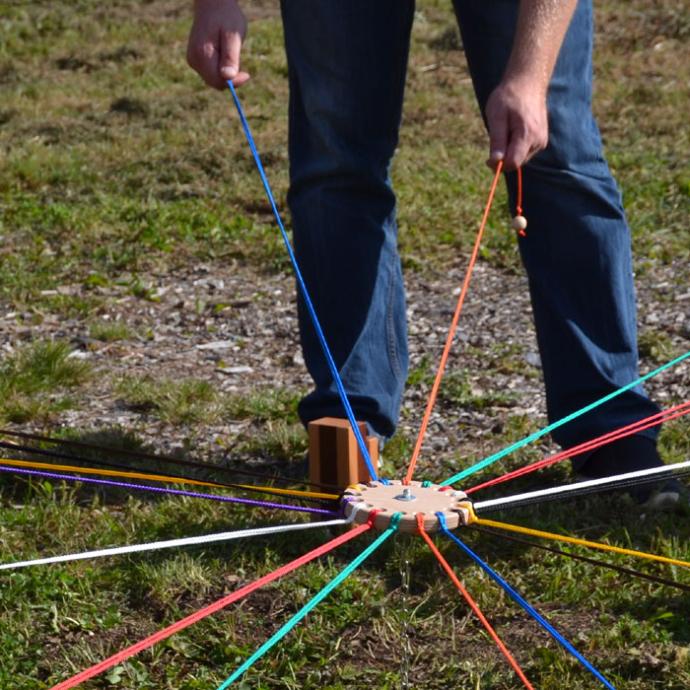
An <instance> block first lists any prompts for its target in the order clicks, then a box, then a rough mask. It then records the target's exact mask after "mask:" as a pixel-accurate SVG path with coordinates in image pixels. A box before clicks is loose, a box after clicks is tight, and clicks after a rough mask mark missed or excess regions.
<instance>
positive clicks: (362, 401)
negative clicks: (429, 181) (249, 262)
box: [282, 0, 657, 446]
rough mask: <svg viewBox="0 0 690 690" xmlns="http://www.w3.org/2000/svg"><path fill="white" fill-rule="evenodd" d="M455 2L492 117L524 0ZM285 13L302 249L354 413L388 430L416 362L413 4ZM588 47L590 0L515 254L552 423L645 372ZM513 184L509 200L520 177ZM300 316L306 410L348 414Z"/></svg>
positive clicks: (631, 396) (559, 72)
mask: <svg viewBox="0 0 690 690" xmlns="http://www.w3.org/2000/svg"><path fill="white" fill-rule="evenodd" d="M453 4H454V8H455V12H456V15H457V18H458V21H459V24H460V29H461V32H462V38H463V44H464V49H465V52H466V55H467V60H468V64H469V68H470V72H471V75H472V79H473V83H474V88H475V92H476V95H477V99H478V102H479V105H480V107H481V108H482V111H483V107H484V104H485V102H486V100H487V98H488V96H489V94H490V93H491V91H492V90H493V88H494V87H495V86H496V85H497V84H498V82H499V81H500V79H501V76H502V74H503V71H504V68H505V64H506V61H507V59H508V55H509V53H510V48H511V44H512V40H513V32H514V27H515V23H516V17H517V8H518V1H517V0H455V1H454V3H453ZM282 12H283V23H284V28H285V44H286V51H287V56H288V67H289V81H290V106H289V119H290V130H289V151H290V177H291V184H290V190H289V194H288V202H289V206H290V210H291V213H292V220H293V228H294V242H295V249H296V252H297V256H298V259H299V261H300V263H301V267H302V270H303V272H304V275H305V279H306V281H307V285H308V288H309V290H310V292H311V295H312V297H313V300H314V304H315V306H316V308H317V310H318V313H319V314H320V318H321V319H322V324H323V326H324V331H325V333H326V337H327V339H328V341H329V343H330V345H331V347H332V349H333V354H334V358H335V361H336V364H337V365H338V367H339V368H340V371H341V372H342V376H343V381H344V383H345V387H346V389H347V391H348V393H349V394H350V396H351V400H352V405H353V408H354V410H355V414H356V415H357V417H358V418H359V419H362V420H364V421H366V422H367V423H368V424H369V426H370V428H371V429H372V430H373V431H374V432H375V433H376V434H378V435H379V436H381V437H389V436H391V435H392V434H393V432H394V431H395V427H396V424H397V421H398V416H399V410H400V403H401V399H402V394H403V388H404V385H405V379H406V375H407V365H408V356H407V333H406V323H405V294H404V286H403V279H402V273H401V268H400V259H399V256H398V252H397V228H396V220H395V195H394V193H393V189H392V187H391V182H390V177H389V168H390V163H391V160H392V158H393V154H394V152H395V148H396V146H397V143H398V128H399V125H400V118H401V111H402V101H403V92H404V83H405V72H406V68H407V56H408V48H409V39H410V29H411V26H412V20H413V15H414V1H413V0H284V1H283V3H282ZM591 52H592V7H591V0H581V1H580V2H579V4H578V7H577V10H576V13H575V16H574V17H573V21H572V23H571V26H570V28H569V31H568V34H567V36H566V39H565V42H564V45H563V48H562V50H561V54H560V57H559V60H558V64H557V66H556V69H555V72H554V75H553V79H552V82H551V85H550V90H549V128H550V137H549V146H548V148H547V149H546V150H545V151H543V152H542V153H540V154H539V155H537V156H536V157H535V158H534V159H532V160H531V161H530V163H529V164H528V165H526V166H525V168H524V171H523V175H524V197H523V206H524V208H525V212H526V214H527V215H528V217H529V231H528V235H527V237H525V238H521V239H520V240H519V243H520V252H521V256H522V260H523V263H524V266H525V268H526V270H527V274H528V277H529V286H530V294H531V298H532V306H533V311H534V320H535V324H536V329H537V337H538V342H539V349H540V353H541V359H542V365H543V372H544V379H545V384H546V394H547V406H548V415H549V419H550V420H552V421H553V420H555V419H559V418H561V417H563V416H564V415H566V414H568V413H569V412H572V411H573V410H576V409H578V408H580V407H582V406H583V405H585V404H587V403H589V402H592V401H593V400H595V399H597V398H600V397H602V396H604V395H606V394H607V393H610V392H611V391H613V390H615V389H617V388H619V387H620V386H622V385H624V384H627V383H629V382H630V381H632V380H634V379H636V378H637V377H638V366H637V358H638V355H637V342H636V314H635V293H634V287H633V274H632V257H631V250H630V232H629V229H628V227H627V224H626V220H625V216H624V212H623V208H622V205H621V198H620V193H619V191H618V189H617V187H616V184H615V182H614V180H613V179H612V177H611V174H610V172H609V169H608V166H607V164H606V161H605V160H604V158H603V155H602V151H601V140H600V137H599V132H598V129H597V125H596V123H595V121H594V118H593V116H592V112H591V107H590V98H591V86H592V64H591ZM477 164H478V165H481V164H482V163H481V162H480V161H478V162H477ZM506 181H507V184H508V189H509V194H510V196H511V199H512V203H513V204H514V203H515V201H514V197H515V179H514V175H508V176H507V180H506ZM299 316H300V333H301V343H302V348H303V352H304V357H305V362H306V364H307V367H308V369H309V372H310V374H311V376H312V378H313V380H314V383H315V388H314V390H313V392H311V393H310V394H309V395H307V396H306V397H305V398H304V400H302V402H301V404H300V407H299V412H300V417H301V419H302V421H303V422H304V423H307V422H309V421H310V420H312V419H316V418H318V417H322V416H336V417H342V416H343V412H342V407H341V405H340V402H339V400H338V397H337V394H336V390H335V387H334V385H333V383H332V381H331V377H330V374H329V371H328V368H327V366H326V363H325V361H324V359H323V355H322V353H321V351H320V349H319V345H318V342H317V340H316V337H315V334H314V332H313V329H312V327H311V324H310V323H309V322H308V318H307V316H306V314H305V313H304V309H303V307H302V305H301V304H300V305H299ZM656 411H657V408H656V406H655V405H654V404H653V403H651V402H650V401H649V399H648V398H647V397H646V395H645V394H644V392H643V391H642V389H636V390H634V391H630V392H628V393H626V394H623V395H621V396H619V397H618V398H616V399H615V400H613V401H611V402H609V403H607V404H606V405H605V406H603V407H601V408H599V410H598V411H596V412H591V413H589V414H587V415H585V416H583V417H582V418H580V419H578V420H577V421H575V422H571V423H570V424H567V425H564V426H563V427H562V428H561V429H559V430H558V431H557V432H556V433H555V434H554V437H555V440H556V441H557V442H558V443H559V444H561V445H563V446H570V445H574V444H575V443H578V442H581V441H583V440H587V439H589V438H592V437H593V436H596V435H598V434H602V433H605V432H607V431H610V430H612V429H614V428H617V427H619V426H621V425H624V424H627V423H630V422H633V421H636V420H638V419H640V418H642V417H644V416H647V415H649V414H653V413H654V412H656ZM645 433H646V434H648V435H649V436H650V437H651V438H655V433H654V432H653V431H649V432H645Z"/></svg>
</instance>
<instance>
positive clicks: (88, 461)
mask: <svg viewBox="0 0 690 690" xmlns="http://www.w3.org/2000/svg"><path fill="white" fill-rule="evenodd" d="M0 448H6V449H9V450H12V451H15V452H19V453H26V454H35V455H41V456H45V457H49V458H55V459H57V460H69V461H72V462H79V463H84V464H85V465H98V466H99V467H110V468H112V469H118V470H124V471H139V472H141V471H143V470H142V468H138V467H133V466H131V465H123V464H120V463H115V462H106V461H105V460H98V459H92V458H84V457H81V456H79V455H69V454H67V453H58V452H57V451H54V450H46V449H43V448H34V447H32V446H24V445H20V444H17V443H8V442H6V441H0ZM144 469H145V468H144ZM150 474H156V472H155V471H150ZM165 474H166V476H168V477H171V478H173V479H180V480H182V481H186V480H189V479H194V478H193V477H187V476H183V475H179V474H172V473H168V472H166V473H165ZM203 481H205V480H203ZM207 483H208V484H212V485H213V486H215V487H218V488H219V489H238V490H240V491H247V492H250V493H260V494H269V495H271V496H283V495H284V494H282V493H281V492H279V491H272V490H271V488H270V487H266V488H261V487H253V486H250V485H242V484H231V483H223V482H215V481H209V482H207ZM292 498H295V499H298V500H300V501H307V502H309V503H318V504H319V505H322V504H332V502H333V501H329V500H327V499H322V498H314V497H311V496H294V497H292ZM334 500H336V499H334Z"/></svg>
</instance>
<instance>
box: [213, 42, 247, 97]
mask: <svg viewBox="0 0 690 690" xmlns="http://www.w3.org/2000/svg"><path fill="white" fill-rule="evenodd" d="M220 38H221V41H220V62H219V74H220V78H221V79H222V80H223V81H224V82H228V81H232V83H233V85H234V86H241V85H242V84H244V83H245V82H246V81H248V80H249V74H248V73H247V72H241V71H240V53H241V51H242V39H243V36H242V34H240V33H239V32H237V31H222V32H221V37H220ZM224 85H225V83H224Z"/></svg>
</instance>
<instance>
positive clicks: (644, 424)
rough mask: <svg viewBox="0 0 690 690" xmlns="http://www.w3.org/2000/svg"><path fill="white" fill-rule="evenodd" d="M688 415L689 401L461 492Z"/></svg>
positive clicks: (475, 488) (540, 467)
mask: <svg viewBox="0 0 690 690" xmlns="http://www.w3.org/2000/svg"><path fill="white" fill-rule="evenodd" d="M688 413H690V400H689V401H687V402H684V403H681V404H680V405H675V406H673V407H669V408H668V409H666V410H663V411H662V412H658V413H657V414H654V415H651V416H650V417H645V418H644V419H641V420H638V421H637V422H633V423H632V424H628V425H627V426H624V427H621V428H620V429H616V430H615V431H610V432H609V433H607V434H604V435H603V436H599V437H597V438H595V439H592V440H591V441H586V442H585V443H581V444H580V445H578V446H574V447H573V448H570V449H568V450H564V451H561V452H560V453H556V454H555V455H552V456H551V457H549V458H546V459H544V460H539V461H538V462H534V463H532V464H530V465H526V466H525V467H521V468H519V469H517V470H514V471H512V472H508V473H506V474H503V475H501V476H500V477H496V478H495V479H490V480H489V481H486V482H484V483H482V484H477V485H476V486H473V487H471V488H469V489H463V491H464V492H465V493H466V494H471V493H474V492H475V491H479V490H480V489H486V488H488V487H490V486H495V485H496V484H502V483H503V482H507V481H509V480H510V479H516V478H517V477H522V476H523V475H525V474H529V473H531V472H536V471H537V470H540V469H542V468H544V467H549V466H551V465H554V464H555V463H557V462H560V461H561V460H567V459H568V458H573V457H575V456H577V455H581V454H582V453H586V452H587V451H590V450H596V449H597V448H600V447H601V446H604V445H606V444H607V443H612V442H613V441H618V440H619V439H621V438H625V437H626V436H632V435H633V434H636V433H639V432H640V431H644V430H645V429H649V428H651V427H653V426H656V425H657V424H662V423H664V422H668V421H671V420H672V419H676V418H677V417H682V416H683V415H686V414H688Z"/></svg>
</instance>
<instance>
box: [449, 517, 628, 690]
mask: <svg viewBox="0 0 690 690" xmlns="http://www.w3.org/2000/svg"><path fill="white" fill-rule="evenodd" d="M436 517H437V518H438V520H439V523H440V524H441V531H442V532H443V533H444V534H445V535H446V536H447V537H450V538H451V539H452V540H453V541H454V542H455V543H456V544H457V545H458V546H459V547H460V548H461V549H462V550H463V551H464V552H465V553H466V554H467V555H468V556H469V557H470V558H471V559H472V560H473V561H474V562H475V563H476V564H477V565H478V566H479V567H480V568H481V569H482V570H483V571H484V572H485V573H486V574H487V575H489V577H491V578H492V579H493V580H494V581H495V582H496V583H497V584H498V585H500V586H501V587H502V588H503V589H504V590H505V592H506V593H507V594H508V596H510V598H511V599H512V600H513V601H515V602H516V603H517V604H519V605H520V606H521V607H522V608H523V609H524V610H525V611H526V612H527V613H528V614H529V615H530V616H532V618H534V620H535V621H536V622H537V623H539V625H541V626H542V628H544V629H545V630H546V632H548V633H549V635H551V637H553V638H554V639H555V640H556V642H558V643H559V644H560V645H561V646H562V647H564V648H565V649H566V651H568V652H570V653H571V654H572V655H573V656H574V657H575V658H576V659H577V660H578V661H579V662H580V663H581V664H582V665H583V666H584V667H585V668H586V669H587V670H588V671H589V672H590V673H591V674H592V675H593V676H594V677H595V678H597V679H598V680H599V681H601V682H602V683H603V684H604V685H605V686H606V687H607V688H609V690H616V688H615V687H614V686H613V685H611V683H610V682H609V681H608V680H607V679H606V678H605V677H604V676H603V675H602V674H601V672H599V671H598V670H597V669H596V668H594V666H592V664H590V663H589V661H587V659H585V658H584V657H583V656H582V654H580V652H578V651H577V649H575V647H573V645H572V644H571V643H570V642H568V640H566V639H565V637H563V635H561V633H559V632H558V630H556V628H554V627H553V626H552V625H551V623H549V622H548V621H547V620H546V619H545V618H544V617H543V616H542V615H541V614H540V613H539V612H538V611H537V610H536V609H534V608H533V607H532V606H530V605H529V604H528V603H527V602H526V601H525V599H524V598H523V597H522V596H520V594H518V592H517V591H516V590H514V589H513V588H512V587H511V586H510V585H509V584H508V583H507V582H506V581H505V580H504V579H503V578H502V577H501V576H500V575H499V574H498V573H497V572H496V571H495V570H493V569H492V568H491V566H489V565H488V564H487V563H485V562H484V561H483V560H482V559H481V558H480V557H479V556H478V555H477V554H476V553H475V552H474V551H472V549H470V547H469V546H467V544H465V543H464V542H462V541H461V540H460V539H458V537H456V536H455V535H454V534H453V533H452V532H451V531H450V530H449V529H448V525H447V523H446V518H445V516H444V515H443V513H440V512H439V513H436Z"/></svg>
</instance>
